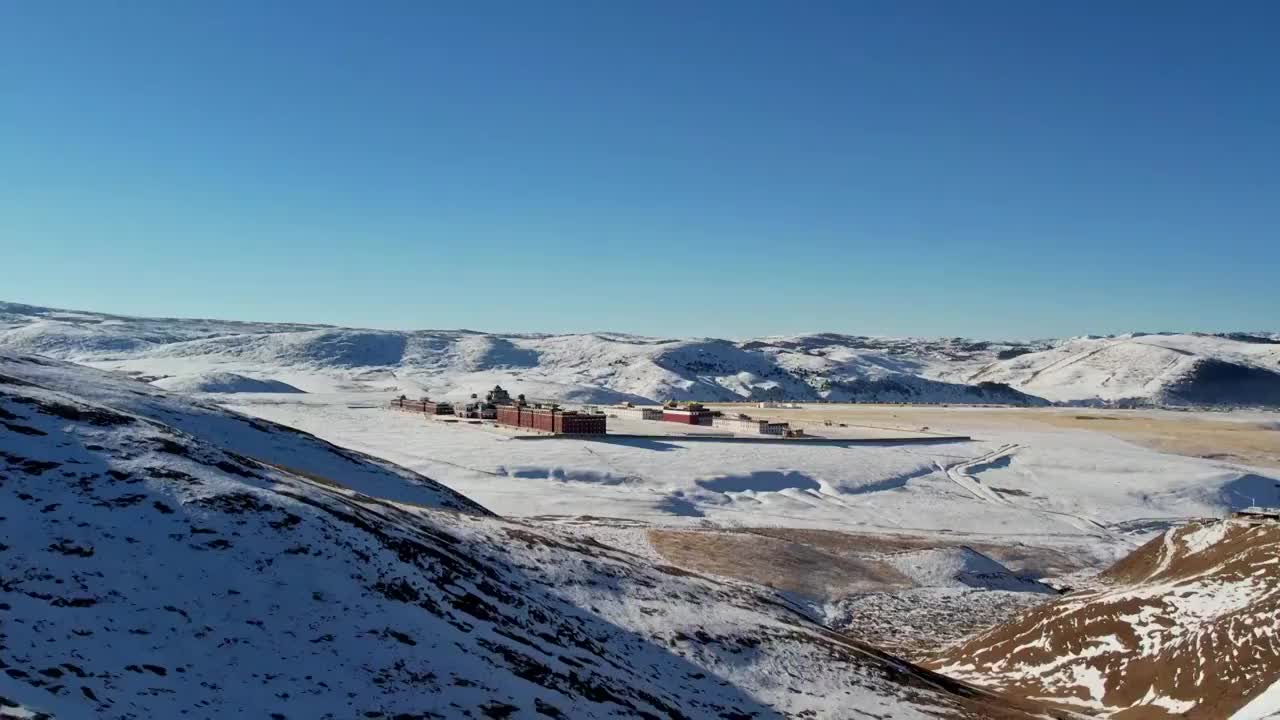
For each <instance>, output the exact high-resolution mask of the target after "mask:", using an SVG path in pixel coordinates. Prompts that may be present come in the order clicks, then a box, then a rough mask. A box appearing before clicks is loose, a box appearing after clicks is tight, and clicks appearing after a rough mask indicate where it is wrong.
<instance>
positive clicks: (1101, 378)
mask: <svg viewBox="0 0 1280 720" xmlns="http://www.w3.org/2000/svg"><path fill="white" fill-rule="evenodd" d="M967 379H968V380H969V381H970V382H977V381H984V380H989V381H994V382H1001V383H1008V384H1010V385H1013V386H1014V387H1017V388H1019V389H1021V390H1023V391H1024V392H1028V393H1032V394H1036V395H1040V396H1042V397H1045V398H1048V399H1050V400H1055V401H1070V400H1083V399H1093V398H1098V399H1103V400H1113V401H1120V400H1139V401H1149V402H1154V403H1157V404H1169V405H1258V406H1273V407H1274V406H1276V405H1280V340H1277V339H1276V338H1275V337H1274V336H1271V335H1263V334H1259V335H1243V334H1233V335H1228V336H1224V335H1168V334H1160V335H1122V336H1119V337H1114V338H1077V339H1072V340H1067V341H1064V342H1062V343H1060V344H1057V345H1055V346H1054V347H1052V348H1049V349H1047V350H1044V351H1042V352H1037V353H1030V354H1026V355H1021V356H1018V357H1015V358H1010V359H1008V360H1005V361H1001V362H995V363H991V364H990V365H987V366H985V367H983V368H981V369H979V370H978V371H976V372H974V373H972V374H970V375H968V376H967Z"/></svg>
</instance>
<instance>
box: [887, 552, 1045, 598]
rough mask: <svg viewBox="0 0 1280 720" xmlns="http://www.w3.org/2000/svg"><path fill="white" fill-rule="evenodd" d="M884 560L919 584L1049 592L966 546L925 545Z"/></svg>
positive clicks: (1036, 583)
mask: <svg viewBox="0 0 1280 720" xmlns="http://www.w3.org/2000/svg"><path fill="white" fill-rule="evenodd" d="M884 562H885V563H887V564H888V565H890V566H892V567H893V568H895V569H897V570H898V572H901V573H902V574H903V575H906V576H907V577H909V578H911V579H912V580H913V581H914V582H915V583H916V584H917V585H919V586H921V587H933V588H963V587H972V588H983V589H986V590H1007V591H1010V592H1032V593H1044V594H1053V593H1054V592H1056V591H1055V590H1053V589H1052V588H1050V587H1049V586H1047V585H1045V584H1044V583H1041V582H1038V581H1036V580H1034V579H1032V578H1029V577H1023V576H1020V575H1018V574H1016V573H1014V572H1012V571H1011V570H1009V568H1007V567H1005V566H1004V565H1001V564H1000V563H998V562H996V561H995V560H993V559H991V558H989V557H987V556H986V555H983V554H982V553H980V552H978V551H977V550H974V549H973V548H968V547H950V548H929V549H926V550H910V551H907V552H901V553H895V554H893V555H889V556H887V557H886V558H885V559H884Z"/></svg>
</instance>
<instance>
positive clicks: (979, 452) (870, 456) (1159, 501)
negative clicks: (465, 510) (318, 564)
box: [229, 393, 1278, 568]
mask: <svg viewBox="0 0 1280 720" xmlns="http://www.w3.org/2000/svg"><path fill="white" fill-rule="evenodd" d="M386 397H387V396H386V395H385V394H380V393H328V394H326V393H313V394H308V395H255V396H253V397H249V396H244V395H239V396H233V397H231V398H229V399H230V401H231V405H230V406H231V407H233V408H234V409H237V410H239V411H241V412H245V413H247V414H250V415H256V416H259V417H263V418H266V419H269V420H273V421H276V422H280V423H282V424H286V425H290V426H293V427H297V428H300V429H303V430H306V431H308V432H312V433H315V434H317V435H319V436H321V437H323V438H325V439H327V440H330V441H332V442H335V443H337V444H340V445H343V446H346V447H351V448H353V449H357V450H360V451H362V452H367V453H369V454H372V455H374V456H377V457H382V458H385V459H388V460H391V461H392V462H395V463H398V464H401V465H404V466H406V467H408V468H411V469H413V470H417V471H419V472H422V473H425V474H428V475H430V476H431V477H433V478H436V479H438V480H440V481H442V482H443V483H445V484H447V485H449V486H450V487H452V488H454V489H456V490H458V491H460V492H462V493H464V494H466V495H468V496H469V497H472V498H475V499H476V500H477V501H479V502H481V503H483V504H484V505H485V506H486V507H489V508H492V509H493V510H494V511H496V512H498V513H500V514H502V515H507V516H516V517H538V518H542V519H570V518H580V517H581V516H589V517H591V518H598V519H601V522H606V523H609V524H611V525H613V526H615V531H614V532H615V534H616V532H628V530H626V528H627V527H630V528H631V530H630V531H629V532H632V533H633V534H640V533H641V532H642V530H641V529H640V528H642V527H643V526H650V527H670V526H674V527H720V528H734V527H739V528H741V527H790V528H823V529H831V530H840V531H846V532H856V533H890V534H892V533H904V534H913V535H925V536H938V537H946V538H949V539H952V540H954V541H956V542H957V543H965V542H969V543H972V542H983V541H987V542H997V543H1002V544H1006V545H1012V544H1017V543H1022V544H1027V545H1035V546H1043V547H1058V548H1068V549H1070V551H1071V552H1073V553H1078V554H1079V555H1080V557H1082V558H1083V559H1084V563H1083V564H1084V565H1086V566H1090V567H1098V568H1100V567H1102V566H1104V565H1105V564H1107V563H1109V562H1110V561H1112V560H1114V559H1115V558H1116V557H1118V556H1119V555H1121V554H1123V553H1125V552H1127V551H1128V550H1130V549H1132V548H1133V547H1134V546H1135V545H1136V544H1138V543H1139V542H1140V541H1141V540H1142V539H1143V538H1144V537H1146V536H1148V535H1150V534H1151V533H1153V532H1156V531H1158V530H1159V529H1161V528H1163V527H1166V526H1167V525H1168V524H1169V523H1170V522H1177V521H1181V520H1184V519H1186V518H1193V517H1206V516H1220V515H1222V514H1224V513H1225V512H1226V511H1227V510H1228V509H1229V508H1232V507H1240V506H1244V505H1249V504H1253V503H1254V502H1266V501H1269V497H1268V495H1267V494H1268V493H1273V494H1274V493H1275V488H1276V483H1277V481H1278V479H1277V473H1275V471H1272V470H1267V469H1265V468H1254V467H1247V466H1240V465H1235V464H1232V463H1228V462H1223V461H1220V460H1215V459H1205V458H1188V457H1180V456H1176V455H1167V454H1162V453H1158V452H1153V451H1152V450H1149V449H1146V448H1143V447H1140V446H1137V445H1134V444H1131V443H1128V442H1125V441H1123V440H1120V439H1117V438H1115V437H1111V436H1109V435H1106V434H1102V433H1095V432H1085V431H1079V430H1063V429H1060V428H1054V427H1051V426H1036V427H1035V428H1034V429H1017V427H1016V426H1014V427H1010V426H1008V425H1004V426H996V425H991V424H989V423H985V422H983V421H982V417H983V416H982V415H975V421H974V422H973V423H972V427H971V428H970V427H969V423H967V422H966V420H965V418H966V417H967V414H966V412H967V411H966V410H964V409H960V408H957V409H954V412H953V413H952V414H953V416H954V418H955V420H954V421H953V422H951V423H950V426H949V427H948V429H949V430H953V431H963V430H966V429H971V430H972V435H973V436H974V438H975V440H974V441H973V442H957V443H946V444H938V445H923V446H901V447H898V446H888V445H887V446H870V447H847V448H846V447H826V446H819V447H815V446H791V445H742V444H732V445H729V444H716V443H696V442H682V441H681V440H679V439H676V438H672V439H666V438H655V439H618V440H612V441H585V440H579V439H555V440H540V441H537V442H528V441H520V440H513V439H511V438H510V437H509V436H507V435H504V434H502V433H499V432H494V431H490V430H485V429H481V428H476V427H470V426H459V425H450V424H442V423H436V422H431V421H429V420H426V419H425V418H423V417H421V416H417V415H413V414H409V413H401V412H394V411H391V410H388V409H385V408H384V406H383V402H384V400H385V398H386ZM938 412H945V411H944V410H941V409H939V410H938ZM636 424H640V425H649V426H652V427H653V428H654V429H665V426H663V425H662V424H660V423H643V422H641V421H636ZM579 524H581V522H579Z"/></svg>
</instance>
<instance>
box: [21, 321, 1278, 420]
mask: <svg viewBox="0 0 1280 720" xmlns="http://www.w3.org/2000/svg"><path fill="white" fill-rule="evenodd" d="M0 349H7V350H10V351H15V352H31V353H39V354H43V355H47V356H50V357H55V358H59V359H65V360H72V361H76V362H82V363H89V364H93V365H95V366H98V367H108V368H113V369H121V370H127V371H132V372H134V373H137V374H139V375H143V376H148V377H151V378H153V379H154V378H173V379H169V380H168V382H170V383H172V384H173V385H174V386H175V387H191V388H196V389H199V387H200V386H201V385H202V384H203V383H204V382H205V380H204V379H205V377H206V376H207V375H208V373H211V372H229V373H235V374H239V375H242V376H244V377H246V378H249V379H256V380H263V381H277V382H284V383H288V384H290V385H293V386H296V387H298V388H299V389H302V390H304V391H313V390H330V389H335V388H337V389H380V390H388V391H399V392H405V393H410V394H414V393H419V392H427V393H430V394H432V395H442V396H447V397H458V396H462V395H466V394H470V393H471V392H474V391H477V390H481V389H484V388H486V387H488V386H492V385H493V384H495V383H501V384H502V385H504V386H506V387H508V389H511V390H513V391H515V392H521V393H524V394H526V395H528V396H530V397H536V398H551V399H559V400H567V401H576V402H595V403H607V402H617V401H624V400H630V401H637V402H654V401H660V400H666V399H677V400H704V401H735V400H763V399H776V400H792V401H816V400H823V399H825V400H832V401H859V402H941V403H978V404H985V403H994V404H1022V405H1037V404H1045V403H1046V402H1047V401H1055V402H1103V401H1126V402H1140V403H1153V404H1174V405H1250V406H1278V405H1280V339H1277V336H1276V335H1270V334H1252V335H1244V334H1234V335H1230V336H1223V335H1128V336H1121V337H1114V338H1081V339H1072V340H1067V341H1062V342H1057V341H1034V342H1021V343H1015V342H986V341H971V340H964V339H958V338H953V339H940V340H928V339H912V338H875V337H863V336H852V335H837V334H830V333H819V334H811V335H798V336H775V337H766V338H760V339H756V340H749V341H730V340H718V339H710V338H703V339H660V338H644V337H636V336H631V335H622V334H616V333H590V334H575V335H539V334H506V335H502V334H488V333H480V332H473V331H465V330H459V331H430V330H423V331H386V330H361V329H351V328H337V327H328V326H314V325H294V324H270V323H236V322H222V321H213V320H182V319H147V318H127V317H120V316H112V315H102V314H96V313H88V312H75V311H63V310H52V309H48V308H38V307H32V306H28V305H17V304H11V303H0ZM242 384H244V383H242Z"/></svg>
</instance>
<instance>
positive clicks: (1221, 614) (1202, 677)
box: [936, 521, 1280, 720]
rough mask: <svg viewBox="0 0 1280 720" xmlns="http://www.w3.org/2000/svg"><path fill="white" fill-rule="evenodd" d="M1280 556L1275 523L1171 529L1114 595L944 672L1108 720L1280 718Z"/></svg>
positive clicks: (972, 650) (1064, 608) (1065, 608)
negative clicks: (1137, 719)
mask: <svg viewBox="0 0 1280 720" xmlns="http://www.w3.org/2000/svg"><path fill="white" fill-rule="evenodd" d="M1278 548H1280V526H1277V525H1274V524H1272V525H1261V526H1252V525H1247V524H1243V523H1240V522H1236V521H1225V522H1224V521H1216V522H1208V523H1192V524H1190V525H1187V526H1186V527H1182V528H1178V529H1175V530H1169V531H1167V532H1166V533H1165V534H1163V535H1162V536H1160V537H1157V538H1155V539H1154V540H1152V541H1151V542H1149V543H1148V544H1147V545H1145V546H1143V547H1142V548H1140V549H1138V550H1137V551H1135V552H1134V553H1133V554H1132V555H1130V556H1129V557H1128V558H1126V559H1124V560H1122V561H1121V562H1119V563H1117V564H1116V565H1115V566H1114V567H1112V568H1111V569H1110V570H1108V571H1107V572H1106V573H1104V574H1103V576H1102V579H1103V580H1104V581H1105V582H1106V585H1105V586H1103V587H1102V588H1100V589H1097V590H1090V591H1084V592H1078V593H1075V594H1072V595H1069V596H1066V597H1064V598H1062V599H1061V600H1058V601H1056V602H1053V603H1049V604H1046V605H1041V606H1039V607H1036V608H1033V609H1031V610H1029V611H1027V612H1025V613H1024V614H1023V615H1021V616H1020V617H1019V618H1017V619H1016V620H1014V621H1012V622H1010V623H1007V624H1005V625H1001V626H997V627H996V628H994V629H992V630H991V631H989V632H987V633H985V634H983V635H980V636H978V637H976V638H974V639H972V640H970V641H969V642H967V643H965V644H963V645H961V646H960V647H957V648H954V649H952V650H951V651H949V652H948V653H946V654H945V655H944V656H943V657H942V658H941V659H940V660H939V661H938V662H937V663H936V665H937V667H939V668H941V670H942V672H947V673H954V674H959V675H960V676H962V677H965V678H968V679H970V680H973V681H974V682H979V683H982V684H984V685H988V686H991V687H998V688H1003V689H1008V690H1012V691H1015V692H1018V693H1022V694H1025V695H1028V696H1034V697H1050V698H1055V699H1058V700H1059V701H1061V702H1065V703H1069V704H1072V705H1077V706H1080V707H1081V708H1084V709H1087V710H1089V711H1092V712H1099V713H1101V714H1102V715H1103V716H1104V717H1126V718H1127V717H1142V718H1163V717H1169V718H1173V717H1197V718H1200V717H1202V718H1228V717H1233V718H1238V719H1240V720H1244V719H1245V718H1263V717H1275V715H1274V714H1273V713H1280V694H1277V693H1276V692H1275V691H1274V690H1269V688H1271V687H1272V686H1273V685H1274V684H1275V683H1277V682H1280V626H1278V625H1277V613H1278V612H1280V572H1278V571H1277V564H1276V563H1277V558H1276V552H1277V549H1278ZM1246 704H1248V706H1249V709H1248V711H1246V712H1241V713H1240V714H1233V713H1236V711H1238V710H1240V709H1241V708H1242V707H1244V706H1245V705H1246Z"/></svg>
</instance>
